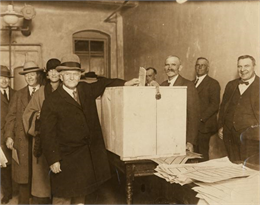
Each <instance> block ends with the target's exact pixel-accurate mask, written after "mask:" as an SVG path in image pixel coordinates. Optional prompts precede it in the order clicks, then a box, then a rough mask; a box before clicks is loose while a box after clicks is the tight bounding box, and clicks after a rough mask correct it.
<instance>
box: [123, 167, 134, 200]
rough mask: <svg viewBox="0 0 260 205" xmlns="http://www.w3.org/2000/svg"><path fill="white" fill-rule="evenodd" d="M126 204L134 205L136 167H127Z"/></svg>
mask: <svg viewBox="0 0 260 205" xmlns="http://www.w3.org/2000/svg"><path fill="white" fill-rule="evenodd" d="M125 173H126V203H127V204H133V192H134V187H133V182H134V165H133V164H127V165H126V172H125Z"/></svg>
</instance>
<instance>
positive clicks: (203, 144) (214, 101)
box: [193, 57, 220, 161]
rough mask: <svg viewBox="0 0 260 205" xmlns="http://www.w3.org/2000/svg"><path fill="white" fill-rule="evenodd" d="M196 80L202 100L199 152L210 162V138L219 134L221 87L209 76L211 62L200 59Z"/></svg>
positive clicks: (196, 67) (197, 64)
mask: <svg viewBox="0 0 260 205" xmlns="http://www.w3.org/2000/svg"><path fill="white" fill-rule="evenodd" d="M195 72H196V78H195V80H194V81H193V82H194V84H195V87H196V89H197V91H198V95H199V99H200V124H199V133H198V142H197V151H198V152H199V153H201V154H202V157H203V158H202V160H201V161H206V160H209V141H210V137H211V136H212V135H214V134H215V133H217V131H218V125H217V113H218V110H219V103H220V85H219V83H218V81H216V80H215V79H213V78H211V77H210V76H209V75H208V72H209V61H208V59H206V58H204V57H200V58H198V59H197V61H196V65H195Z"/></svg>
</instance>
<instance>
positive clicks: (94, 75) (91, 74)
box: [85, 71, 98, 78]
mask: <svg viewBox="0 0 260 205" xmlns="http://www.w3.org/2000/svg"><path fill="white" fill-rule="evenodd" d="M85 77H86V78H97V77H98V76H97V75H96V73H95V72H93V71H90V72H87V73H85Z"/></svg>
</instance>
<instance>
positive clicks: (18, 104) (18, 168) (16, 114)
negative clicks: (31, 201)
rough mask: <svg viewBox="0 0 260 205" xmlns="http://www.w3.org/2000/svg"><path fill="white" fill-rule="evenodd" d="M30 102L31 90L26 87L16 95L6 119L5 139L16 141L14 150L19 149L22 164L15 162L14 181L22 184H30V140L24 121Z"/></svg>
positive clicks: (13, 166)
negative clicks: (24, 114)
mask: <svg viewBox="0 0 260 205" xmlns="http://www.w3.org/2000/svg"><path fill="white" fill-rule="evenodd" d="M28 102H29V88H28V86H26V87H24V88H22V89H20V90H18V91H16V93H15V94H14V96H13V98H12V99H11V101H10V105H9V110H8V114H7V115H6V118H5V119H6V124H5V138H8V137H10V138H12V139H13V140H14V148H15V149H17V152H18V158H19V163H20V164H17V163H16V162H13V165H12V168H13V170H12V172H13V179H14V181H15V182H17V183H20V184H24V183H28V180H29V172H28V169H29V153H28V150H29V140H28V137H27V135H26V133H25V131H24V127H23V119H22V117H23V112H24V110H25V108H26V106H27V105H28Z"/></svg>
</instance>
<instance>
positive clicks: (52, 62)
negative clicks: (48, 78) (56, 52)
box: [46, 58, 60, 72]
mask: <svg viewBox="0 0 260 205" xmlns="http://www.w3.org/2000/svg"><path fill="white" fill-rule="evenodd" d="M59 65H60V60H58V59H57V58H51V59H50V60H48V62H47V63H46V72H49V71H50V70H52V69H55V68H56V67H57V66H59Z"/></svg>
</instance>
